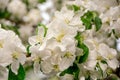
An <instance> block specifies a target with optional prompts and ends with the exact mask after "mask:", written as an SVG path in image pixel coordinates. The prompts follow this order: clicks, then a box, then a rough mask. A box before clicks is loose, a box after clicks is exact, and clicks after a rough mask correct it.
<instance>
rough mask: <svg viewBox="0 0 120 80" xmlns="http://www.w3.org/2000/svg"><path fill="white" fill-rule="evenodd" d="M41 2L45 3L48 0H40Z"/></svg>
mask: <svg viewBox="0 0 120 80" xmlns="http://www.w3.org/2000/svg"><path fill="white" fill-rule="evenodd" d="M38 2H39V3H44V2H46V0H38Z"/></svg>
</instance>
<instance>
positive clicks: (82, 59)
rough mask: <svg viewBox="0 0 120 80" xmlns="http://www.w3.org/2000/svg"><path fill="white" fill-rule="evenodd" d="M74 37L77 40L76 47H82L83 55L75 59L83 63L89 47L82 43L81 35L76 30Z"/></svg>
mask: <svg viewBox="0 0 120 80" xmlns="http://www.w3.org/2000/svg"><path fill="white" fill-rule="evenodd" d="M75 39H76V40H77V41H78V44H77V47H78V48H80V49H83V55H82V56H77V57H76V61H77V62H78V63H83V62H85V61H86V60H87V58H88V55H89V48H88V47H87V46H86V45H85V44H84V43H83V39H82V37H81V34H80V33H79V32H78V33H77V35H76V37H75Z"/></svg>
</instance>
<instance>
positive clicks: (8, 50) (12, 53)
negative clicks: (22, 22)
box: [0, 29, 26, 74]
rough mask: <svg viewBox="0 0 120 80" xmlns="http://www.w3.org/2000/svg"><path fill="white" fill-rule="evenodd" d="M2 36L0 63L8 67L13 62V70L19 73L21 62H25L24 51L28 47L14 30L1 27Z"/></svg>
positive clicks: (0, 34) (0, 39) (0, 40)
mask: <svg viewBox="0 0 120 80" xmlns="http://www.w3.org/2000/svg"><path fill="white" fill-rule="evenodd" d="M3 34H4V35H3ZM8 34H9V35H8ZM0 36H1V38H0V45H1V46H0V58H1V60H0V65H2V66H4V67H6V66H8V65H9V64H11V69H12V71H13V72H14V73H15V74H17V70H18V68H19V64H22V65H23V64H24V63H25V60H26V56H25V54H24V53H25V50H26V49H25V47H24V46H23V45H22V43H21V40H20V39H19V38H18V36H17V35H15V33H14V32H12V31H6V30H4V29H0ZM2 54H4V55H2Z"/></svg>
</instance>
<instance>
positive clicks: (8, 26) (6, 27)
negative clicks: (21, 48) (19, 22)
mask: <svg viewBox="0 0 120 80" xmlns="http://www.w3.org/2000/svg"><path fill="white" fill-rule="evenodd" d="M1 27H2V28H3V29H6V30H12V31H14V32H15V33H16V34H17V35H20V33H19V31H18V27H17V26H11V25H4V24H1Z"/></svg>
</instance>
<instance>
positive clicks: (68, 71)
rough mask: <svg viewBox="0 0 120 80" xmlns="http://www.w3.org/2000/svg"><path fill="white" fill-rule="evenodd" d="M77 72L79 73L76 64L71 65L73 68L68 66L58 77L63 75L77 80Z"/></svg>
mask: <svg viewBox="0 0 120 80" xmlns="http://www.w3.org/2000/svg"><path fill="white" fill-rule="evenodd" d="M79 72H80V69H79V67H78V66H77V64H76V63H73V66H70V67H69V68H68V69H66V70H64V71H63V72H61V73H60V76H64V75H65V74H71V75H73V76H74V80H79V79H78V76H79Z"/></svg>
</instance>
